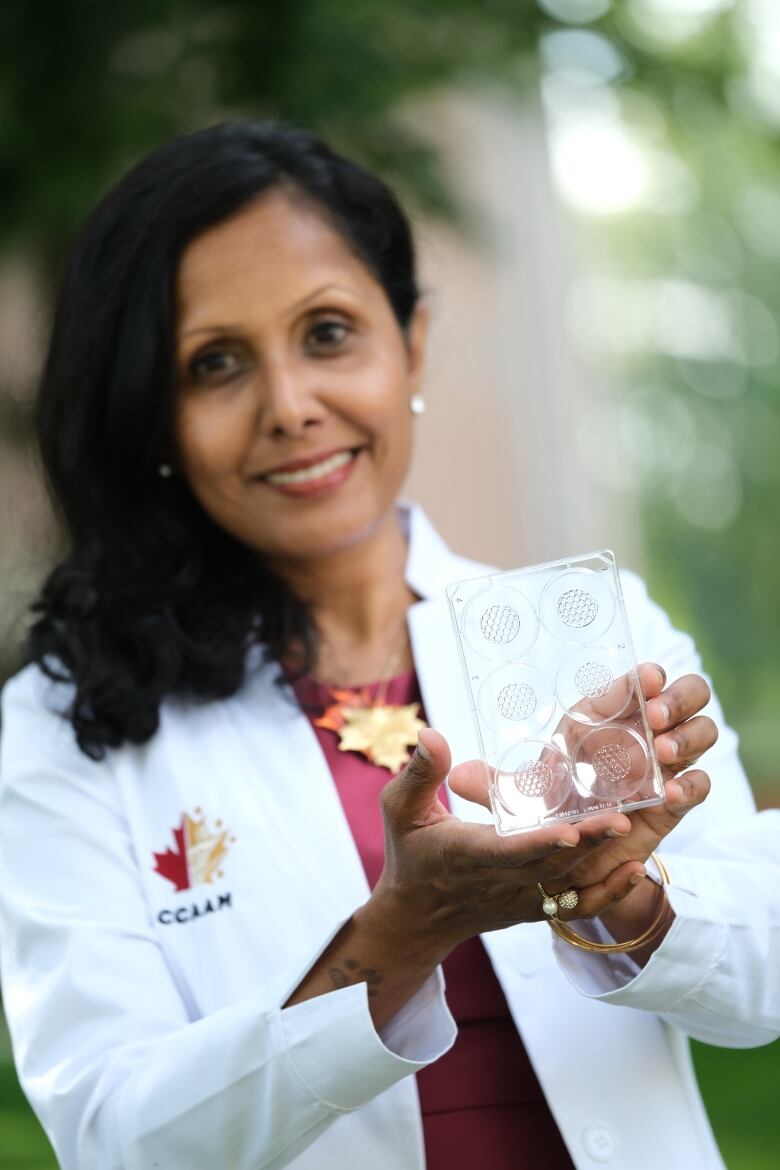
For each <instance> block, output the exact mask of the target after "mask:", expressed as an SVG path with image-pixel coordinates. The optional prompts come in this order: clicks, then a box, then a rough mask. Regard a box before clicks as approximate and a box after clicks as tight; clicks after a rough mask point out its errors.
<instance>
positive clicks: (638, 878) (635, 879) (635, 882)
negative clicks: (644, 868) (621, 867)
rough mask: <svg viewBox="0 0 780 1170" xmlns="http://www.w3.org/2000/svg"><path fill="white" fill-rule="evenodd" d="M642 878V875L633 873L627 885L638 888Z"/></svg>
mask: <svg viewBox="0 0 780 1170" xmlns="http://www.w3.org/2000/svg"><path fill="white" fill-rule="evenodd" d="M644 876H645V875H644V874H643V873H634V874H632V875H631V877H630V878H629V879H628V884H629V885H630V886H638V885H639V883H640V882H641V880H642V878H643V877H644Z"/></svg>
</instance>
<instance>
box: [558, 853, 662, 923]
mask: <svg viewBox="0 0 780 1170" xmlns="http://www.w3.org/2000/svg"><path fill="white" fill-rule="evenodd" d="M645 877H646V871H645V867H644V865H643V864H642V863H641V861H626V862H625V863H624V864H623V865H619V866H617V868H615V869H613V870H612V871H611V872H610V873H609V874H608V875H607V876H606V877H605V878H604V880H603V881H599V882H594V883H593V884H592V885H588V886H584V887H581V888H579V889H577V886H576V885H572V886H571V887H570V888H572V889H576V890H577V905H576V907H575V908H574V909H573V910H563V909H560V908H559V910H558V917H559V918H560V919H561V921H562V922H568V921H571V920H573V919H577V918H596V917H597V916H598V915H599V914H603V913H604V912H605V911H606V910H610V909H611V908H612V907H613V906H614V905H615V903H616V902H622V900H623V898H625V897H627V896H628V895H629V894H630V893H631V891H632V890H633V889H634V888H635V886H636V885H637V883H638V882H640V881H642V880H643V879H644V878H645ZM559 885H560V883H559ZM543 888H544V889H545V890H546V891H547V892H548V893H549V892H550V891H549V890H547V887H546V886H544V887H543ZM567 888H568V887H567ZM557 893H558V894H560V893H562V890H557ZM539 911H540V913H539V917H540V919H543V918H545V917H546V915H545V913H544V911H543V910H542V907H541V895H540V898H539Z"/></svg>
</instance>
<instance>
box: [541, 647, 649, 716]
mask: <svg viewBox="0 0 780 1170" xmlns="http://www.w3.org/2000/svg"><path fill="white" fill-rule="evenodd" d="M555 693H556V695H557V696H558V702H559V703H560V704H561V706H562V707H563V709H564V711H566V713H567V714H568V715H570V716H571V717H572V719H576V720H577V721H578V722H579V723H588V724H590V725H591V726H598V725H599V724H601V723H609V722H611V721H612V720H613V719H617V717H618V715H620V714H622V712H623V711H625V709H626V707H627V706H628V704H629V702H630V700H631V696H632V694H633V693H634V680H633V675H632V669H631V664H630V662H629V661H628V659H627V658H626V657H625V656H624V655H623V654H621V653H620V651H618V650H613V649H612V648H611V647H609V646H587V647H583V648H582V649H580V650H575V651H574V653H573V654H570V655H569V656H568V658H565V659H564V661H563V662H562V663H561V665H560V666H559V668H558V672H557V674H556V676H555Z"/></svg>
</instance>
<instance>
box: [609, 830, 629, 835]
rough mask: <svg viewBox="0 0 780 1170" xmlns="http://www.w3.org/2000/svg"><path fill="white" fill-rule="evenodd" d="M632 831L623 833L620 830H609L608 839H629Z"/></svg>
mask: <svg viewBox="0 0 780 1170" xmlns="http://www.w3.org/2000/svg"><path fill="white" fill-rule="evenodd" d="M630 831H631V830H630V829H628V830H626V831H624V832H621V831H620V829H607V833H606V835H607V837H627V836H628V834H629V832H630Z"/></svg>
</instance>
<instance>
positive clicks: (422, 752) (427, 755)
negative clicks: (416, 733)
mask: <svg viewBox="0 0 780 1170" xmlns="http://www.w3.org/2000/svg"><path fill="white" fill-rule="evenodd" d="M417 751H418V753H419V754H420V755H421V756H422V758H423V759H424V760H430V758H431V753H430V752H429V751H428V749H427V747H426V746H425V744H424V743H423V741H422V740H421V739H418V740H417Z"/></svg>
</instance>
